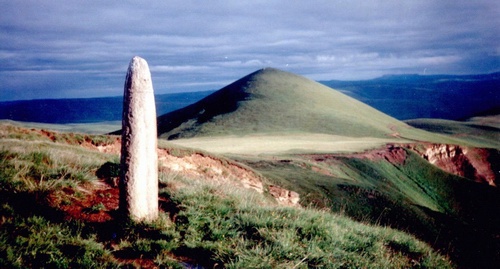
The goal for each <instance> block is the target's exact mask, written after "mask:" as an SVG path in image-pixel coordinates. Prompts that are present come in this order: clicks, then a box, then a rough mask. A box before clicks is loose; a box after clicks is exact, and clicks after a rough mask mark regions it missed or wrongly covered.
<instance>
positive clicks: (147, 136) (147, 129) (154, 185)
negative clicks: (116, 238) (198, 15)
mask: <svg viewBox="0 0 500 269" xmlns="http://www.w3.org/2000/svg"><path fill="white" fill-rule="evenodd" d="M157 145H158V144H157V130H156V107H155V99H154V91H153V83H152V81H151V73H150V71H149V67H148V63H147V62H146V61H145V60H144V59H142V58H140V57H137V56H135V57H134V58H132V60H131V61H130V64H129V67H128V71H127V77H126V79H125V87H124V96H123V115H122V149H121V176H120V211H121V212H122V213H123V214H125V216H127V217H128V218H129V219H131V220H133V221H146V222H147V221H153V220H155V219H156V218H157V217H158V156H157V151H156V150H157Z"/></svg>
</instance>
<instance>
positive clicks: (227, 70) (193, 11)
mask: <svg viewBox="0 0 500 269" xmlns="http://www.w3.org/2000/svg"><path fill="white" fill-rule="evenodd" d="M246 2H248V3H246ZM0 10H2V12H1V15H0V101H5V100H15V99H33V98H73V97H96V96H118V95H122V94H123V83H124V80H125V73H126V70H127V66H128V63H129V61H130V59H131V58H132V57H133V56H134V55H139V56H141V57H143V58H145V59H146V60H147V61H148V63H149V66H150V69H151V72H152V76H153V84H154V88H155V91H156V93H159V94H161V93H170V92H180V91H200V90H215V89H219V88H221V87H223V86H225V85H227V84H229V83H231V82H233V81H235V80H237V79H239V78H241V77H243V76H245V75H247V74H249V73H251V72H253V71H256V70H258V69H260V68H263V67H268V66H269V67H275V68H279V69H282V70H285V71H290V72H293V73H296V74H299V75H303V76H306V77H308V78H310V79H314V80H330V79H340V80H353V79H369V78H374V77H378V76H381V75H384V74H402V73H417V74H477V73H489V72H495V71H499V70H500V20H499V17H500V1H498V0H474V1H471V0H439V1H436V0H408V1H405V0H370V1H367V0H346V1H336V0H328V1H314V0H309V1H298V0H284V1H281V0H280V1H273V0H265V1H230V0H226V1H201V0H198V1H189V0H182V1H169V0H162V1H92V0H82V1H67V0H66V1H62V0H61V1H55V0H43V1H40V0H33V1H29V0H16V1H13V0H0Z"/></svg>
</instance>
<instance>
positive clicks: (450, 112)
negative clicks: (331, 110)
mask: <svg viewBox="0 0 500 269" xmlns="http://www.w3.org/2000/svg"><path fill="white" fill-rule="evenodd" d="M320 83H322V84H324V85H327V86H329V87H331V88H334V89H337V90H340V91H342V92H343V93H345V94H347V95H349V96H352V97H354V98H356V99H358V100H360V101H362V102H364V103H366V104H368V105H370V106H372V107H374V108H376V109H378V110H380V111H382V112H384V113H386V114H389V115H391V116H393V117H395V118H397V119H400V120H407V119H416V118H434V119H448V120H464V119H467V118H471V117H473V116H478V115H485V114H492V113H493V114H498V111H500V72H496V73H491V74H481V75H415V74H408V75H386V76H382V77H380V78H376V79H371V80H359V81H339V80H329V81H320Z"/></svg>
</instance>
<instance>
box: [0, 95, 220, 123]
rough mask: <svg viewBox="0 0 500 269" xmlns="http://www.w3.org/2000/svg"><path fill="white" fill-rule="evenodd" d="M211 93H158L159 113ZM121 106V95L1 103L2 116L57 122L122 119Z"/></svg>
mask: <svg viewBox="0 0 500 269" xmlns="http://www.w3.org/2000/svg"><path fill="white" fill-rule="evenodd" d="M212 92H213V91H203V92H186V93H172V94H161V95H156V96H155V100H156V110H157V114H158V115H161V114H164V113H167V112H170V111H173V110H176V109H179V108H182V107H185V106H187V105H189V104H192V103H194V102H196V101H198V100H199V99H201V98H203V97H205V96H207V95H208V94H210V93H212ZM122 109H123V97H122V96H116V97H100V98H81V99H41V100H20V101H8V102H0V119H9V120H15V121H24V122H39V123H54V124H67V123H94V122H106V121H121V118H122Z"/></svg>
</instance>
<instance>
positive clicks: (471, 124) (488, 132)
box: [405, 115, 500, 149]
mask: <svg viewBox="0 0 500 269" xmlns="http://www.w3.org/2000/svg"><path fill="white" fill-rule="evenodd" d="M405 122H406V123H407V124H408V125H411V126H413V127H415V128H419V129H423V130H426V131H429V132H433V133H437V134H444V135H447V136H450V137H454V139H456V140H460V141H462V142H463V143H464V144H471V145H474V146H476V147H485V148H496V149H500V124H499V123H500V115H496V116H487V117H476V118H472V119H470V120H467V121H452V120H440V119H414V120H407V121H405Z"/></svg>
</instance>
